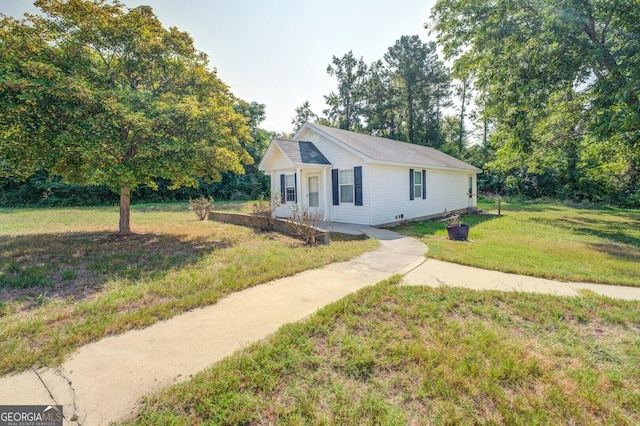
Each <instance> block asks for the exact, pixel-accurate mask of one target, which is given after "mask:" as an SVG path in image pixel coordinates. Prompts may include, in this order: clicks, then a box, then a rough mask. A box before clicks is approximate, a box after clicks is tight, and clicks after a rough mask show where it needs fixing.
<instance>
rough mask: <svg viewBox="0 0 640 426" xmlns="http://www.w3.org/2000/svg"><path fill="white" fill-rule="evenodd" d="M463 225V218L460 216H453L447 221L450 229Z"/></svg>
mask: <svg viewBox="0 0 640 426" xmlns="http://www.w3.org/2000/svg"><path fill="white" fill-rule="evenodd" d="M462 224H463V223H462V218H461V217H460V216H459V215H455V216H451V217H449V218H448V219H447V227H448V228H459V227H460V226H462Z"/></svg>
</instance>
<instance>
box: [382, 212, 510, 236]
mask: <svg viewBox="0 0 640 426" xmlns="http://www.w3.org/2000/svg"><path fill="white" fill-rule="evenodd" d="M501 217H502V216H498V215H497V214H493V213H484V214H465V215H462V221H463V223H466V224H467V225H469V226H476V225H479V224H481V223H484V222H490V221H492V220H496V219H500V218H501ZM446 225H447V222H446V220H444V219H438V218H435V219H431V220H425V221H423V222H409V223H406V224H403V225H400V226H397V227H395V228H391V230H392V231H394V232H398V233H400V234H405V235H410V236H412V237H418V238H420V237H426V236H430V235H435V234H436V232H438V231H443V230H446Z"/></svg>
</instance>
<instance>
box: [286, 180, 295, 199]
mask: <svg viewBox="0 0 640 426" xmlns="http://www.w3.org/2000/svg"><path fill="white" fill-rule="evenodd" d="M284 193H285V200H286V201H287V202H289V201H293V202H295V201H296V178H295V175H292V174H291V175H285V176H284Z"/></svg>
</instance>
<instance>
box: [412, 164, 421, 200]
mask: <svg viewBox="0 0 640 426" xmlns="http://www.w3.org/2000/svg"><path fill="white" fill-rule="evenodd" d="M422 185H423V182H422V171H420V170H415V171H414V172H413V196H414V198H422Z"/></svg>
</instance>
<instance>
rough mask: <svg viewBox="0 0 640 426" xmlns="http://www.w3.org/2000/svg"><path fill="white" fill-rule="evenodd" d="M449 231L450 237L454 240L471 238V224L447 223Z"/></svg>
mask: <svg viewBox="0 0 640 426" xmlns="http://www.w3.org/2000/svg"><path fill="white" fill-rule="evenodd" d="M447 233H448V234H449V239H450V240H454V241H467V239H469V225H465V224H461V225H459V226H451V225H447Z"/></svg>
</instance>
